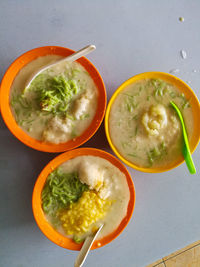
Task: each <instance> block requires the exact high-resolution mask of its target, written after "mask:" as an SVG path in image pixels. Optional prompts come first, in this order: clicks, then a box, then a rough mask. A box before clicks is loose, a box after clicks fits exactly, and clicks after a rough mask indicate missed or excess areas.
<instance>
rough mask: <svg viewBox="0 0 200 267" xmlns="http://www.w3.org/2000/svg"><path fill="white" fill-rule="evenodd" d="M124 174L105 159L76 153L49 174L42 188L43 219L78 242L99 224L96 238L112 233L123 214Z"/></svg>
mask: <svg viewBox="0 0 200 267" xmlns="http://www.w3.org/2000/svg"><path fill="white" fill-rule="evenodd" d="M129 199H130V192H129V187H128V184H127V181H126V176H125V174H123V173H122V172H121V171H120V170H119V169H118V168H117V167H115V166H114V165H112V164H111V163H110V162H109V161H107V160H105V159H103V158H100V157H95V156H79V157H76V158H74V159H71V160H69V161H67V162H65V163H63V164H62V165H60V166H59V168H58V169H57V170H55V171H54V172H53V173H51V174H50V176H49V177H48V179H47V182H46V185H45V186H44V189H43V191H42V206H43V210H44V212H45V214H46V217H47V220H48V221H49V222H50V223H51V224H52V225H53V227H55V228H56V229H57V231H59V232H60V233H61V234H62V235H65V236H67V237H71V238H73V239H74V241H75V242H81V241H83V239H84V238H85V237H86V236H87V235H89V234H90V233H91V232H95V231H96V230H97V229H98V227H99V226H100V225H101V224H102V223H103V224H104V227H103V228H102V230H101V232H100V234H99V236H98V239H99V238H102V237H104V236H106V235H108V234H109V233H111V232H113V231H114V230H115V229H116V228H117V227H118V226H119V224H120V222H121V221H122V219H123V218H124V217H125V216H126V214H127V207H128V203H129Z"/></svg>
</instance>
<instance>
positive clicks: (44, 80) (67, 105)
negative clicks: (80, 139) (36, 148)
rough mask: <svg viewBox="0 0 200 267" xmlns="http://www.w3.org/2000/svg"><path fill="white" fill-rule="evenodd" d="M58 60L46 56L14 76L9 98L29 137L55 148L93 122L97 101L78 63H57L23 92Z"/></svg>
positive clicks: (14, 112) (87, 78) (79, 133)
mask: <svg viewBox="0 0 200 267" xmlns="http://www.w3.org/2000/svg"><path fill="white" fill-rule="evenodd" d="M59 59H61V57H60V56H56V55H48V56H44V57H38V58H37V59H35V60H34V61H32V62H30V63H29V64H27V65H26V66H25V67H24V68H23V69H22V70H21V71H20V72H19V73H18V75H17V76H16V78H15V80H14V82H13V84H12V87H11V96H10V105H11V107H12V112H13V115H14V117H15V120H16V122H17V123H18V125H19V126H20V127H21V128H22V129H23V130H24V131H25V132H26V133H27V134H28V135H29V136H31V137H33V138H35V139H37V140H41V141H44V142H50V143H55V144H58V143H64V142H67V141H68V140H70V139H73V138H75V137H77V136H80V135H81V134H82V133H83V132H84V131H85V130H86V128H87V127H88V126H89V125H90V123H91V121H92V119H93V118H94V115H95V112H96V108H97V97H98V91H97V88H96V85H95V83H94V81H93V79H92V78H91V77H90V75H89V74H88V72H87V71H86V70H85V68H84V67H83V66H82V65H81V64H79V63H78V62H70V63H69V62H68V63H66V62H65V63H63V62H62V63H59V64H57V65H56V66H53V67H51V68H50V69H48V70H46V71H44V72H43V73H41V74H40V75H38V76H37V77H36V78H35V79H34V80H33V82H32V83H31V85H30V86H29V87H28V88H25V84H26V81H27V80H28V79H29V78H30V77H31V75H32V74H33V73H34V72H36V71H37V70H39V69H40V68H41V67H42V66H45V65H47V64H49V63H53V62H55V61H57V60H59Z"/></svg>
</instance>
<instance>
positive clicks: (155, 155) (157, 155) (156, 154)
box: [147, 142, 167, 166]
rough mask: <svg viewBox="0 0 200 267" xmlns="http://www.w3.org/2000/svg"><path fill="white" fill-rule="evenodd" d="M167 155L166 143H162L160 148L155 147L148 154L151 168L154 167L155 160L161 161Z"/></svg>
mask: <svg viewBox="0 0 200 267" xmlns="http://www.w3.org/2000/svg"><path fill="white" fill-rule="evenodd" d="M166 153H167V151H166V146H165V143H164V142H162V143H161V144H160V145H159V146H158V147H154V148H153V149H151V150H150V151H148V152H147V158H148V162H149V164H150V166H152V165H153V163H154V161H155V160H160V159H162V158H163V156H164V155H165V154H166Z"/></svg>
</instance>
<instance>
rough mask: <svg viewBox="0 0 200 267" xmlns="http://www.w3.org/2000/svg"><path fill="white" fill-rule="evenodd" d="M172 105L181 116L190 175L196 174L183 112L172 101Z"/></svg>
mask: <svg viewBox="0 0 200 267" xmlns="http://www.w3.org/2000/svg"><path fill="white" fill-rule="evenodd" d="M170 104H171V105H172V107H173V108H174V109H175V110H176V112H177V114H178V116H179V119H180V121H181V126H182V129H183V138H184V141H185V143H184V146H183V156H184V159H185V162H186V165H187V167H188V169H189V171H190V173H191V174H195V173H196V168H195V166H194V162H193V160H192V156H191V153H190V147H189V142H188V137H187V132H186V128H185V123H184V120H183V116H182V114H181V111H180V110H179V108H178V107H177V106H176V104H175V103H174V102H173V101H171V102H170Z"/></svg>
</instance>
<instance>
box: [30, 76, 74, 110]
mask: <svg viewBox="0 0 200 267" xmlns="http://www.w3.org/2000/svg"><path fill="white" fill-rule="evenodd" d="M40 76H42V77H40ZM28 90H29V91H34V92H36V95H37V99H36V100H37V102H38V104H39V107H40V109H41V110H42V111H47V112H51V113H63V112H66V111H67V109H68V107H69V102H70V100H71V99H72V97H73V96H74V95H76V94H77V93H78V91H79V88H78V86H77V83H76V81H75V80H67V79H66V78H65V77H64V76H62V75H60V76H55V77H51V76H48V75H43V74H41V75H39V76H38V77H36V78H35V80H34V81H33V82H32V84H31V86H30V88H29V89H28Z"/></svg>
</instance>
